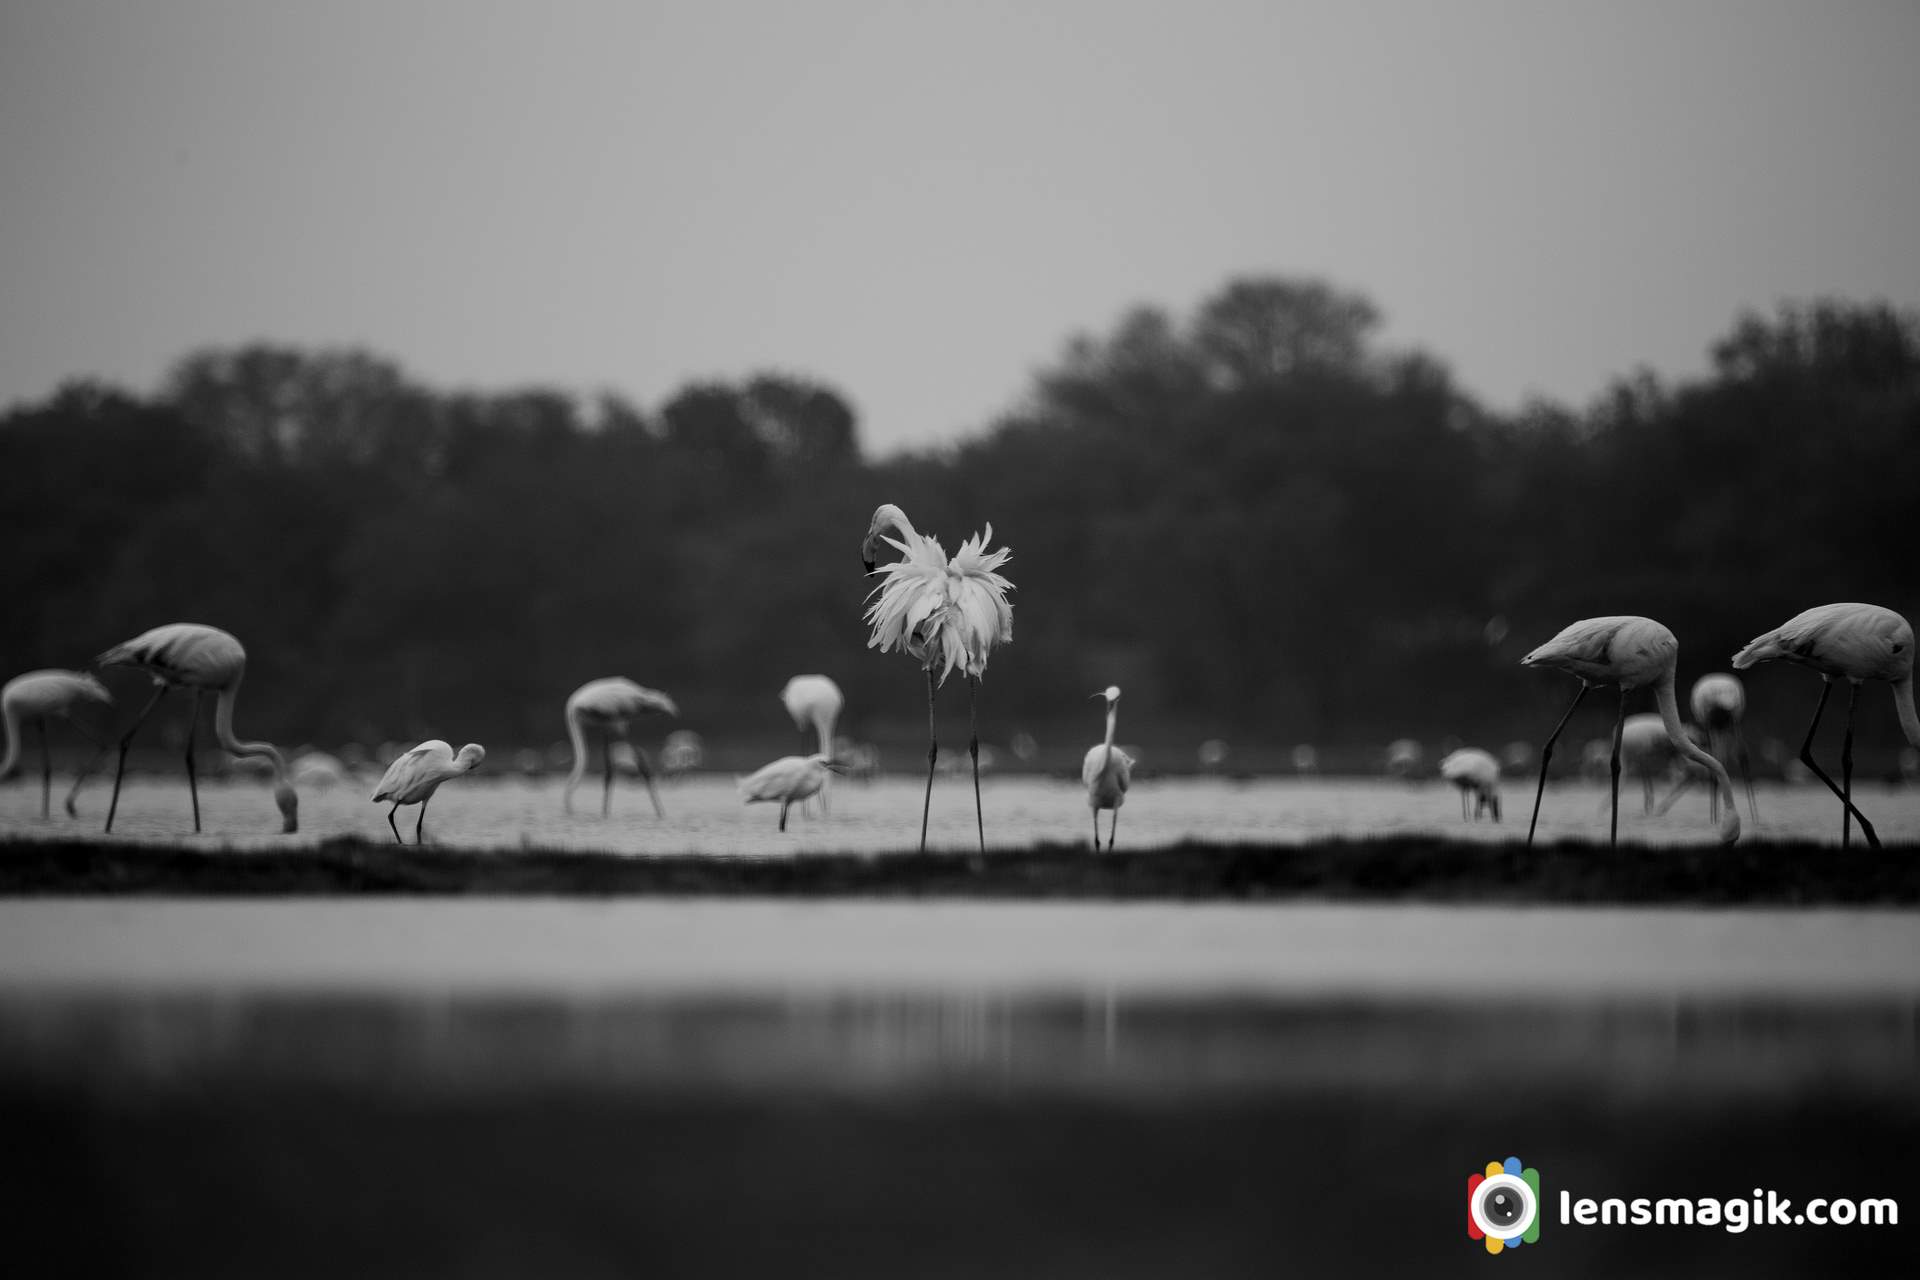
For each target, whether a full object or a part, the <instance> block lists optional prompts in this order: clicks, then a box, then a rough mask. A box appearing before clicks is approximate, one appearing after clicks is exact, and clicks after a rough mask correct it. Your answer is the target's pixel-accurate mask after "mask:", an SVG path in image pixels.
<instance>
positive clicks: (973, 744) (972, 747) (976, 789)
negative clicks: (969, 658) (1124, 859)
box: [967, 676, 1112, 858]
mask: <svg viewBox="0 0 1920 1280" xmlns="http://www.w3.org/2000/svg"><path fill="white" fill-rule="evenodd" d="M979 692H980V677H979V676H968V677H967V754H968V755H971V756H972V757H973V821H974V823H975V825H976V826H977V827H978V828H979V831H980V856H981V857H983V858H984V857H986V856H987V817H986V813H985V812H984V811H983V810H982V809H981V807H980V721H979V717H978V715H977V714H976V712H975V710H974V701H975V699H976V698H977V697H978V696H979ZM1108 847H1109V848H1111V847H1112V846H1111V845H1109V846H1108Z"/></svg>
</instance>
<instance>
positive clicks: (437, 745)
mask: <svg viewBox="0 0 1920 1280" xmlns="http://www.w3.org/2000/svg"><path fill="white" fill-rule="evenodd" d="M486 758H487V749H486V748H485V747H483V746H481V745H480V744H479V743H477V742H469V743H468V744H467V745H466V746H464V747H462V748H460V754H458V755H455V754H454V751H453V748H452V747H451V746H449V745H448V744H447V743H445V742H442V741H440V739H438V738H435V739H433V740H432V741H430V742H423V743H421V744H420V745H419V746H417V747H415V748H414V749H413V750H411V751H409V752H407V753H406V754H405V755H403V756H401V757H400V758H399V759H398V760H395V761H394V762H393V763H392V764H390V765H388V766H387V772H386V776H385V777H383V778H381V779H380V785H379V786H377V787H375V788H374V789H373V800H374V803H375V804H379V803H381V802H382V801H388V802H391V803H392V805H393V807H392V808H391V809H388V810H387V825H388V826H389V827H393V839H394V843H396V844H405V843H406V841H404V840H402V839H401V838H400V828H399V827H398V826H395V825H394V821H393V815H394V814H396V813H398V812H399V811H400V806H401V805H403V804H417V805H419V806H420V817H419V818H418V819H417V820H416V821H415V822H414V824H413V842H414V843H415V844H422V843H424V842H425V839H426V837H425V834H424V833H425V831H426V826H427V801H429V800H431V799H433V793H434V792H435V791H438V790H439V789H440V784H441V783H443V782H445V781H446V780H447V779H448V778H457V777H459V776H460V775H461V774H463V773H472V772H473V771H474V770H475V769H478V768H479V767H480V762H481V761H482V760H485V759H486Z"/></svg>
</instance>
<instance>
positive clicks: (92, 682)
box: [0, 667, 113, 818]
mask: <svg viewBox="0 0 1920 1280" xmlns="http://www.w3.org/2000/svg"><path fill="white" fill-rule="evenodd" d="M88 703H95V704H98V705H100V706H103V707H104V706H111V705H112V704H113V695H112V694H110V693H108V692H107V687H106V686H105V685H103V684H101V683H100V682H99V681H98V680H97V679H95V678H94V677H93V676H91V675H89V674H87V673H86V672H84V671H63V670H60V669H59V668H54V667H49V668H45V669H43V670H40V671H29V672H27V673H25V674H24V675H17V676H15V677H14V678H13V679H11V680H9V681H7V683H6V686H5V687H4V688H0V720H4V721H5V724H6V734H7V747H6V756H5V758H4V759H0V779H5V778H11V777H12V776H13V773H14V770H15V769H17V768H19V767H20V752H21V746H22V739H23V737H24V733H25V729H26V725H27V722H28V721H33V722H34V723H36V724H38V725H39V727H40V816H41V817H43V818H44V817H46V816H48V813H49V811H50V810H51V807H52V801H53V757H52V755H51V754H50V753H49V752H48V750H47V721H49V720H65V721H66V722H67V723H68V724H70V725H72V726H73V727H74V728H75V729H78V730H79V731H80V732H81V733H82V734H83V735H84V736H85V737H86V738H87V739H88V740H89V741H90V742H92V743H93V744H94V745H95V746H96V747H100V746H101V745H102V744H101V742H100V740H99V739H98V738H95V737H94V736H93V734H92V733H91V732H89V731H88V729H87V727H86V725H85V724H84V723H82V722H81V721H80V720H79V719H78V718H77V717H75V715H74V712H75V711H76V710H78V709H79V708H81V707H83V706H85V705H86V704H88ZM86 776H87V770H84V769H83V770H81V772H80V775H79V776H78V777H76V778H75V779H74V780H73V789H72V790H71V791H68V792H67V801H66V807H67V816H68V817H69V818H71V817H73V816H74V813H73V798H74V796H75V795H77V794H78V793H79V791H80V783H81V782H82V781H84V780H85V778H86Z"/></svg>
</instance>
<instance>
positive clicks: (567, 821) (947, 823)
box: [0, 776, 1920, 856]
mask: <svg viewBox="0 0 1920 1280" xmlns="http://www.w3.org/2000/svg"><path fill="white" fill-rule="evenodd" d="M920 785H921V784H920V783H918V782H916V781H913V780H911V779H908V778H904V777H889V778H885V779H882V780H880V781H878V782H875V783H871V784H867V785H862V784H858V783H848V784H845V785H843V786H840V787H837V788H836V789H835V791H834V805H833V814H832V816H831V817H825V816H822V815H820V814H819V813H818V812H814V813H812V814H801V813H800V812H799V811H798V810H796V811H795V814H794V816H793V817H792V818H791V820H790V821H789V823H788V830H787V832H786V834H784V835H783V834H781V833H780V832H778V831H777V830H776V829H775V824H776V818H777V814H776V812H775V808H774V807H772V806H767V805H756V806H752V807H748V806H745V805H742V804H741V803H740V798H739V796H738V794H737V793H736V792H735V790H734V788H733V784H732V782H731V780H728V779H721V778H714V777H699V778H692V779H684V780H682V781H680V782H678V783H675V784H673V785H670V786H666V787H663V788H662V797H663V802H664V804H665V806H666V816H665V818H655V817H654V815H653V810H652V808H651V807H650V806H649V805H648V804H647V801H646V796H645V794H644V792H641V791H637V790H626V791H621V792H619V793H617V794H616V797H615V801H614V811H613V816H612V817H611V818H610V819H608V820H605V821H602V820H601V818H600V817H599V816H598V810H597V807H595V806H593V805H585V806H581V807H580V808H579V809H577V810H576V812H575V813H574V814H572V815H571V816H569V815H567V814H565V813H563V812H562V811H561V807H560V788H559V784H558V783H556V782H550V781H543V780H530V779H521V778H513V777H486V776H476V777H473V778H462V779H458V780H456V781H455V782H453V783H450V784H448V785H447V786H446V787H444V788H442V789H441V791H440V792H439V793H438V795H437V796H436V798H435V799H434V801H433V803H432V806H431V807H430V809H429V811H428V813H427V834H428V837H429V839H430V841H439V842H443V843H451V844H460V845H493V846H501V845H505V846H518V845H521V844H534V845H541V846H554V847H573V848H586V849H605V850H609V851H613V852H619V853H632V854H646V853H687V852H696V853H712V854H754V855H761V856H766V855H775V854H782V853H803V852H809V851H822V850H853V851H869V852H877V853H878V852H892V851H895V850H899V849H903V848H911V847H912V846H913V845H914V843H915V842H916V841H917V839H918V837H919V825H920V803H921V797H922V793H921V790H920ZM370 790H371V786H368V787H365V788H362V787H354V786H336V787H330V788H317V787H310V788H307V789H306V790H304V791H303V792H302V793H301V801H300V805H301V807H300V820H301V835H300V836H299V837H296V839H302V840H308V841H312V840H318V839H323V838H325V837H327V836H334V835H359V836H364V837H367V838H368V839H373V840H381V841H386V840H391V839H392V833H391V832H389V831H388V829H387V823H386V806H384V805H375V804H371V803H369V802H368V801H367V799H366V796H367V793H368V791H370ZM983 790H984V801H985V805H986V819H987V840H988V843H989V844H993V845H1002V846H1013V845H1027V844H1031V843H1033V842H1036V841H1060V842H1066V843H1078V842H1081V841H1085V840H1087V839H1088V838H1089V827H1088V821H1087V807H1086V795H1085V792H1084V791H1083V790H1082V789H1081V787H1080V786H1079V784H1078V783H1077V782H1068V781H1061V780H1054V779H1046V778H1032V777H995V778H990V779H987V780H986V781H985V782H984V783H983ZM1507 790H1508V799H1507V806H1506V810H1507V814H1508V817H1509V819H1510V820H1509V821H1508V822H1505V823H1493V822H1463V821H1461V819H1460V800H1459V796H1458V794H1457V793H1456V792H1455V791H1454V790H1453V788H1452V787H1451V786H1448V785H1446V784H1444V783H1440V782H1426V783H1404V782H1395V781H1388V780H1370V779H1314V780H1299V779H1262V780H1258V781H1250V782H1233V781H1227V780H1223V779H1211V778H1173V779H1158V780H1147V781H1143V782H1139V783H1137V784H1136V785H1135V787H1134V789H1133V791H1132V793H1131V794H1130V795H1129V797H1128V800H1127V805H1126V807H1125V809H1123V810H1122V811H1121V819H1120V837H1119V839H1120V843H1121V845H1125V846H1134V847H1138V846H1143V845H1156V844H1170V843H1174V842H1176V841H1179V840H1183V839H1188V838H1194V837H1198V838H1203V839H1210V840H1223V841H1261V842H1269V843H1274V842H1279V843H1284V842H1290V841H1299V840H1311V839H1321V838H1325V837H1328V836H1365V835H1380V834H1394V833H1408V832H1441V833H1444V834H1447V835H1450V836H1457V837H1459V838H1462V839H1474V840H1499V839H1514V838H1520V837H1524V835H1525V834H1526V814H1527V809H1528V804H1527V803H1523V801H1525V800H1526V799H1528V797H1523V796H1522V794H1521V793H1522V792H1523V791H1526V790H1527V788H1525V787H1524V786H1522V785H1521V783H1519V782H1517V781H1515V782H1510V783H1509V784H1508V787H1507ZM1758 790H1759V801H1760V814H1761V818H1762V821H1761V822H1760V823H1759V824H1757V825H1755V824H1751V823H1749V825H1748V830H1749V833H1750V834H1753V835H1756V836H1761V837H1770V838H1774V839H1788V838H1792V839H1807V840H1823V841H1833V842H1836V843H1837V842H1838V840H1839V837H1840V814H1839V808H1838V806H1837V805H1836V803H1835V802H1834V800H1833V798H1832V797H1831V796H1830V795H1829V794H1828V793H1827V792H1826V790H1825V789H1824V788H1821V787H1817V786H1809V787H1788V786H1784V785H1765V786H1761V787H1760V788H1759V789H1758ZM1854 792H1855V799H1856V802H1857V803H1858V804H1859V805H1860V807H1861V808H1862V809H1863V810H1865V811H1866V813H1867V814H1868V816H1869V817H1871V818H1872V819H1873V821H1874V824H1875V827H1876V828H1877V829H1878V830H1879V832H1880V834H1881V838H1882V839H1884V840H1887V841H1889V842H1897V841H1905V840H1912V839H1915V838H1916V837H1920V789H1915V788H1895V787H1888V786H1886V785H1884V784H1881V783H1868V782H1856V783H1855V785H1854ZM200 802H201V809H202V817H203V822H204V827H205V830H206V833H207V837H206V838H218V839H223V840H227V839H231V840H237V841H241V842H243V843H244V844H246V845H248V846H250V847H251V846H257V847H260V848H263V849H272V848H284V847H286V843H287V842H286V840H285V839H284V838H281V837H277V836H275V835H274V833H275V832H276V831H277V830H278V827H277V824H276V822H275V814H274V808H273V803H272V799H271V797H270V796H269V795H268V794H267V792H266V791H265V789H264V788H262V787H260V786H259V785H257V784H254V783H249V782H241V781H228V782H215V783H208V784H202V786H201V791H200ZM105 804H106V796H105V793H104V792H102V791H96V790H92V789H90V790H89V791H87V792H86V793H83V795H82V798H81V801H80V807H81V817H80V818H79V819H78V820H74V819H68V818H66V817H65V816H64V815H60V814H59V812H58V804H57V797H56V805H55V813H56V816H55V817H54V818H53V819H52V820H51V821H42V819H41V818H40V816H39V815H40V808H39V806H40V796H39V788H38V786H37V785H34V786H22V785H9V786H4V787H0V832H3V833H6V834H11V835H19V836H27V837H34V836H42V835H53V836H61V835H69V834H73V833H76V832H79V833H85V834H88V835H92V834H96V833H98V831H99V829H100V822H101V820H102V818H103V816H104V812H105ZM413 812H415V811H413V810H404V811H402V816H403V817H405V816H406V815H408V814H411V813H413ZM1743 816H1744V811H1743ZM973 823H974V817H973V792H972V788H971V787H970V786H969V785H967V784H965V783H964V782H961V781H958V780H954V779H941V780H939V781H938V782H936V784H935V786H934V794H933V813H932V819H931V828H930V835H929V842H930V843H931V844H932V845H934V846H936V847H939V848H943V849H954V850H962V851H964V850H967V849H970V848H972V847H973V841H974V826H973ZM1606 824H1607V812H1606V790H1605V788H1602V787H1595V786H1592V785H1588V784H1584V783H1564V784H1555V785H1554V786H1553V787H1552V788H1550V789H1549V790H1548V793H1547V797H1546V802H1545V804H1544V806H1543V808H1542V810H1541V815H1540V835H1541V837H1542V838H1543V839H1548V840H1552V839H1559V838H1562V837H1571V838H1580V839H1601V840H1604V839H1605V838H1606V833H1607V825H1606ZM403 826H404V827H405V829H406V833H407V838H408V840H409V841H411V839H412V838H413V829H412V823H411V821H407V822H405V823H403ZM191 832H192V821H191V817H190V814H189V810H188V805H187V791H186V785H185V781H184V779H183V778H178V777H164V776H149V777H142V778H138V779H135V780H133V781H131V782H130V783H128V785H127V787H126V789H125V791H124V792H123V794H122V796H121V801H120V813H119V816H118V818H117V819H116V820H115V823H114V834H115V835H116V836H121V835H125V836H130V837H159V836H165V837H168V838H188V839H190V838H191ZM1620 834H1621V838H1622V839H1625V840H1648V841H1658V842H1662V843H1711V842H1712V841H1713V840H1714V839H1715V835H1716V833H1715V829H1714V827H1713V824H1712V823H1711V822H1709V821H1708V817H1707V805H1706V796H1705V793H1704V792H1702V793H1700V794H1698V795H1696V796H1689V797H1686V798H1685V799H1683V800H1682V801H1681V803H1680V804H1678V805H1677V806H1676V807H1675V808H1674V809H1673V811H1672V812H1670V813H1668V814H1667V815H1665V816H1664V817H1654V816H1652V815H1648V814H1644V813H1642V812H1641V801H1640V798H1639V797H1638V795H1637V794H1635V793H1634V792H1633V791H1632V790H1631V789H1628V790H1626V791H1623V793H1622V796H1621V803H1620Z"/></svg>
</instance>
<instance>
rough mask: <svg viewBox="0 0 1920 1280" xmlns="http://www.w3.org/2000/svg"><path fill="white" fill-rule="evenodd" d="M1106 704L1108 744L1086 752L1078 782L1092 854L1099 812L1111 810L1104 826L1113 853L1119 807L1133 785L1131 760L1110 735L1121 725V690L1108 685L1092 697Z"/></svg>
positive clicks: (1097, 838)
mask: <svg viewBox="0 0 1920 1280" xmlns="http://www.w3.org/2000/svg"><path fill="white" fill-rule="evenodd" d="M1093 696H1094V697H1096V698H1105V699H1106V700H1107V740H1106V741H1105V742H1102V743H1101V744H1100V745H1099V746H1095V747H1088V748H1087V758H1086V759H1085V760H1083V761H1081V762H1080V781H1081V782H1083V783H1085V784H1086V787H1087V808H1089V809H1091V810H1092V811H1093V851H1094V852H1095V853H1098V852H1100V811H1101V810H1102V809H1111V810H1112V811H1113V817H1112V818H1111V819H1109V821H1108V824H1107V851H1108V852H1112V851H1113V841H1114V837H1115V836H1116V835H1118V834H1119V831H1120V806H1121V805H1123V804H1125V803H1126V802H1127V788H1128V787H1129V786H1132V785H1133V757H1132V756H1130V755H1128V754H1127V753H1126V752H1124V751H1122V750H1121V749H1120V748H1119V747H1116V746H1114V745H1113V731H1114V728H1115V727H1116V726H1117V725H1118V724H1119V723H1120V686H1119V685H1117V684H1110V685H1108V686H1107V687H1106V688H1105V689H1104V690H1102V691H1101V692H1099V693H1096V694H1094V695H1093Z"/></svg>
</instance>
